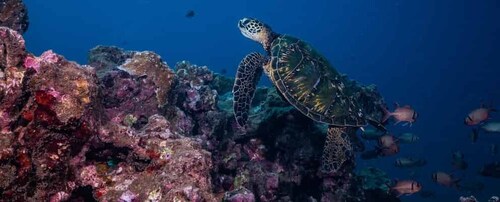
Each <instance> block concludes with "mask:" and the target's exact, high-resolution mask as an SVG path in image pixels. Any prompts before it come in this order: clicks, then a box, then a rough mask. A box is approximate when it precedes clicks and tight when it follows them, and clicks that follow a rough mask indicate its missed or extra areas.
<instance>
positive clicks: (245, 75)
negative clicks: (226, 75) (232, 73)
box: [233, 53, 266, 127]
mask: <svg viewBox="0 0 500 202" xmlns="http://www.w3.org/2000/svg"><path fill="white" fill-rule="evenodd" d="M265 62H266V58H265V57H264V56H263V55H261V54H260V53H250V54H248V55H246V56H245V58H243V60H241V62H240V65H239V66H238V70H237V72H236V79H235V81H234V86H233V96H234V99H233V109H234V116H235V118H236V123H237V124H238V125H239V126H240V127H244V126H245V124H246V122H247V120H248V114H249V111H250V106H251V104H252V99H253V96H254V94H255V88H256V86H257V83H258V82H259V78H260V76H261V75H262V66H263V65H264V63H265Z"/></svg>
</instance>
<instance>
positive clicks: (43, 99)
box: [35, 90, 56, 107]
mask: <svg viewBox="0 0 500 202" xmlns="http://www.w3.org/2000/svg"><path fill="white" fill-rule="evenodd" d="M55 101H56V98H55V97H54V96H53V95H52V94H51V93H48V92H47V91H43V90H38V91H36V92H35V102H36V103H37V104H39V105H41V106H44V107H50V106H51V105H52V104H54V102H55Z"/></svg>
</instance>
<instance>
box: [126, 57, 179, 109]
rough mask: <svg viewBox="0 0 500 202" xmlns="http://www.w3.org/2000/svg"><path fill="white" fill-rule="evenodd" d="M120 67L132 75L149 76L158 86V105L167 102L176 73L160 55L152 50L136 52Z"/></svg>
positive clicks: (160, 105)
mask: <svg viewBox="0 0 500 202" xmlns="http://www.w3.org/2000/svg"><path fill="white" fill-rule="evenodd" d="M118 69H120V70H124V71H126V72H127V73H128V74H129V75H132V76H136V77H148V78H149V79H150V80H151V81H152V82H153V83H154V85H155V87H156V88H155V89H154V91H155V93H156V99H158V106H159V107H162V106H164V105H166V104H167V96H168V93H169V91H170V89H171V88H172V84H173V82H174V79H173V77H174V73H173V72H172V71H171V70H170V68H169V67H168V65H167V64H166V63H164V62H163V61H162V60H161V58H160V56H159V55H157V54H156V53H153V52H150V51H144V52H136V53H134V55H133V56H132V58H130V59H127V60H126V61H125V63H123V64H121V65H120V66H118Z"/></svg>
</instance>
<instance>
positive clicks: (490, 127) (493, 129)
mask: <svg viewBox="0 0 500 202" xmlns="http://www.w3.org/2000/svg"><path fill="white" fill-rule="evenodd" d="M481 128H482V129H483V130H485V131H487V132H490V133H500V122H488V123H486V124H484V125H483V126H481Z"/></svg>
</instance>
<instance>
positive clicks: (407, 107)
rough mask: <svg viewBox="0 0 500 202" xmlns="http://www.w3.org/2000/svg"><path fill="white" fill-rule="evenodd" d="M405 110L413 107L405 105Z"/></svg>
mask: <svg viewBox="0 0 500 202" xmlns="http://www.w3.org/2000/svg"><path fill="white" fill-rule="evenodd" d="M403 108H406V109H411V106H410V105H405V106H403Z"/></svg>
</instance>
